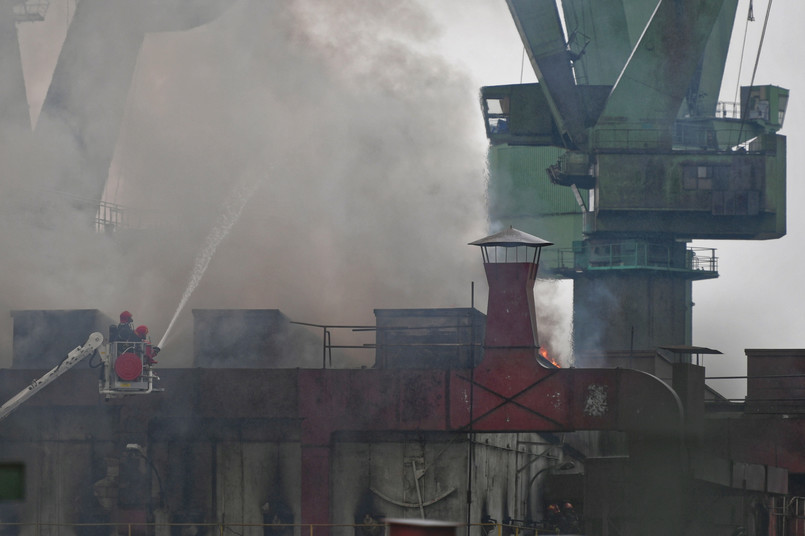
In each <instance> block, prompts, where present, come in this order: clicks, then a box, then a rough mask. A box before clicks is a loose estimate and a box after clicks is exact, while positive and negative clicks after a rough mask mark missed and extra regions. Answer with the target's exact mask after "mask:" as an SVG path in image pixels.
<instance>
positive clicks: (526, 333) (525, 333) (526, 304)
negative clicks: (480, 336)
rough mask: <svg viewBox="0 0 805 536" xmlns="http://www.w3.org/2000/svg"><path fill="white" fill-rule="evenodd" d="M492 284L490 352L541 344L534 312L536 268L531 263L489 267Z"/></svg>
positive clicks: (488, 313)
mask: <svg viewBox="0 0 805 536" xmlns="http://www.w3.org/2000/svg"><path fill="white" fill-rule="evenodd" d="M484 269H485V270H486V278H487V280H488V281H489V301H488V304H487V311H486V339H485V343H484V344H485V345H486V347H487V348H494V347H499V346H507V347H518V346H519V347H525V346H528V347H533V346H534V345H536V344H537V340H536V338H537V335H536V334H537V326H536V315H535V311H534V293H533V292H532V290H533V288H534V280H535V277H536V273H537V268H536V265H534V264H532V263H527V262H519V263H503V264H495V263H492V264H485V265H484Z"/></svg>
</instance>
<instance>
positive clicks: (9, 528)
mask: <svg viewBox="0 0 805 536" xmlns="http://www.w3.org/2000/svg"><path fill="white" fill-rule="evenodd" d="M412 521H419V520H418V519H412ZM456 528H457V529H458V533H459V534H465V535H467V536H539V535H540V534H562V532H559V531H558V529H553V530H551V529H548V528H545V527H544V525H543V524H542V523H541V522H528V523H523V522H514V521H513V522H512V523H511V524H507V523H492V522H490V523H471V524H469V525H468V524H466V523H456ZM0 532H1V533H3V534H5V535H7V536H8V535H17V534H21V535H32V536H49V535H61V534H62V533H63V534H64V535H65V536H73V535H77V536H95V535H98V536H101V535H102V536H110V535H117V536H174V535H181V536H388V532H389V531H388V525H386V524H383V523H377V524H350V523H343V524H338V523H334V524H324V523H288V524H265V523H23V522H20V523H0Z"/></svg>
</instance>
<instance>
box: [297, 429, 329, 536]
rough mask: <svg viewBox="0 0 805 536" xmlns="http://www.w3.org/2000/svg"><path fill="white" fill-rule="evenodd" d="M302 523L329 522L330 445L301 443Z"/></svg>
mask: <svg viewBox="0 0 805 536" xmlns="http://www.w3.org/2000/svg"><path fill="white" fill-rule="evenodd" d="M301 485H302V516H303V522H304V523H316V524H326V523H330V447H329V446H306V445H302V474H301Z"/></svg>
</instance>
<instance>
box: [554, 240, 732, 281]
mask: <svg viewBox="0 0 805 536" xmlns="http://www.w3.org/2000/svg"><path fill="white" fill-rule="evenodd" d="M555 255H556V256H555V257H554V258H553V259H552V258H551V257H550V256H546V259H545V260H546V261H547V265H548V267H549V268H550V269H551V270H553V271H555V272H557V273H560V274H561V273H566V272H574V271H575V272H582V271H585V270H588V269H589V270H596V269H598V270H601V269H654V270H679V271H692V272H704V273H712V274H713V275H715V274H717V273H718V257H717V256H716V250H715V248H706V247H690V248H687V255H686V256H685V258H684V260H677V259H675V257H674V256H673V255H672V252H671V248H670V247H669V246H668V245H665V244H654V243H644V242H633V243H630V244H624V243H622V242H614V243H612V244H596V245H595V252H594V254H585V255H581V254H580V252H579V251H577V250H576V249H573V248H560V249H558V250H556V251H555Z"/></svg>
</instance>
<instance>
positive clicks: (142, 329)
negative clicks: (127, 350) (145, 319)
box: [134, 326, 148, 339]
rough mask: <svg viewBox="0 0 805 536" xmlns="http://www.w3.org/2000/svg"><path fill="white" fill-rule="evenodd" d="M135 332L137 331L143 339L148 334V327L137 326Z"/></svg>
mask: <svg viewBox="0 0 805 536" xmlns="http://www.w3.org/2000/svg"><path fill="white" fill-rule="evenodd" d="M134 333H136V334H137V336H138V337H140V338H141V339H144V338H145V336H146V335H148V328H147V327H145V326H137V329H135V330H134Z"/></svg>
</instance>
